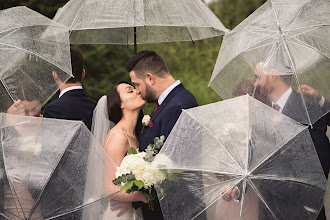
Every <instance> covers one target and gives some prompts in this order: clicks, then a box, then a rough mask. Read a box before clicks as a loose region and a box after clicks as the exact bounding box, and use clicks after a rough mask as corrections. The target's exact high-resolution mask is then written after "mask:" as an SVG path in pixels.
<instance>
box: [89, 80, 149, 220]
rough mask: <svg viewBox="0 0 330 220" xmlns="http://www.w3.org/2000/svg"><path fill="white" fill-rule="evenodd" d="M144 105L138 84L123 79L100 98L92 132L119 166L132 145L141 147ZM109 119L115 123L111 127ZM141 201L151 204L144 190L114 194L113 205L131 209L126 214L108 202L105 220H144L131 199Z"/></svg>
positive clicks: (116, 189)
mask: <svg viewBox="0 0 330 220" xmlns="http://www.w3.org/2000/svg"><path fill="white" fill-rule="evenodd" d="M144 105H145V101H144V100H143V98H142V97H141V96H140V95H137V94H136V91H135V89H134V87H133V86H132V85H131V84H130V83H128V82H124V81H122V82H119V83H117V84H115V85H114V86H113V87H112V88H111V89H110V90H109V91H108V93H107V95H106V96H103V97H101V98H100V100H99V101H98V104H97V106H96V108H95V110H94V115H93V124H92V133H93V135H94V136H95V138H96V139H97V140H98V141H99V142H100V143H103V147H104V148H105V150H106V151H107V152H108V153H109V155H110V156H111V158H112V159H113V160H114V161H115V162H116V164H117V165H118V166H120V164H121V161H122V160H123V158H124V157H125V156H126V155H127V152H128V150H129V148H130V147H134V148H136V149H138V147H139V141H138V136H139V133H140V131H141V129H142V122H141V120H138V118H139V113H140V111H141V109H142V108H143V107H144ZM109 120H110V121H111V122H114V123H115V125H114V126H113V127H112V128H111V129H110V121H109ZM115 172H116V171H115V170H112V171H110V172H109V173H107V175H111V179H114V178H115ZM107 184H108V186H107V187H110V188H111V191H113V192H117V191H119V189H120V187H119V186H116V185H114V184H113V183H112V182H111V183H107ZM109 184H110V186H109ZM137 201H142V202H144V203H147V200H146V198H145V197H144V196H143V195H142V193H141V192H134V193H132V194H127V193H124V192H123V193H119V192H118V193H116V194H114V195H113V196H112V197H111V203H112V204H115V205H116V206H117V207H130V208H129V209H128V210H126V211H124V212H123V213H122V211H121V210H111V208H110V205H108V206H107V209H106V211H105V212H104V214H103V219H104V220H107V219H127V220H131V219H132V220H133V219H134V220H136V219H143V217H142V213H141V210H139V209H137V210H134V209H133V208H132V206H131V202H137ZM123 210H124V209H123Z"/></svg>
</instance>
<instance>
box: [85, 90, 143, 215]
mask: <svg viewBox="0 0 330 220" xmlns="http://www.w3.org/2000/svg"><path fill="white" fill-rule="evenodd" d="M113 126H114V123H113V122H111V121H110V120H109V116H108V111H107V97H106V96H102V97H101V98H100V99H99V101H98V103H97V106H96V107H95V109H94V113H93V122H92V129H91V130H92V134H93V135H94V137H95V139H96V140H97V141H98V142H99V143H100V144H101V145H102V146H103V143H104V140H105V139H106V137H107V134H108V132H109V131H110V129H111V128H112V127H113ZM118 131H122V130H116V131H114V132H113V133H115V132H118ZM122 132H124V131H122ZM113 133H112V134H113ZM124 133H125V132H124ZM125 135H126V137H127V138H128V136H127V134H126V133H125ZM110 137H111V136H110ZM110 137H109V138H108V140H107V142H108V141H109V139H110ZM107 142H106V144H105V145H104V146H106V145H107ZM128 142H129V145H130V146H131V143H130V141H129V139H128ZM111 172H112V171H111ZM115 172H116V170H113V173H115ZM110 175H112V174H110ZM91 178H93V175H91ZM118 193H119V192H118ZM103 210H104V212H103V211H101V213H102V214H101V216H100V219H102V220H143V216H142V211H141V209H140V208H139V209H134V208H133V207H132V208H131V209H129V210H126V211H125V212H123V213H122V214H121V216H119V217H118V216H117V214H118V212H119V211H120V210H111V208H110V204H109V201H107V202H106V204H103ZM90 216H91V215H90V214H89V217H90ZM86 219H93V217H92V218H86Z"/></svg>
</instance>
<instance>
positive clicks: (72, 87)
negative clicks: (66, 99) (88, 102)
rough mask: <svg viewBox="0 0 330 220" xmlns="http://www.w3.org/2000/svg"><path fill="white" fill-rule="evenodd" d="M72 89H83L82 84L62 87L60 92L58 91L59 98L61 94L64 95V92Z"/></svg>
mask: <svg viewBox="0 0 330 220" xmlns="http://www.w3.org/2000/svg"><path fill="white" fill-rule="evenodd" d="M74 89H83V87H82V86H70V87H68V88H66V89H63V90H62V92H61V93H60V96H59V98H61V96H62V95H64V93H66V92H68V91H71V90H74Z"/></svg>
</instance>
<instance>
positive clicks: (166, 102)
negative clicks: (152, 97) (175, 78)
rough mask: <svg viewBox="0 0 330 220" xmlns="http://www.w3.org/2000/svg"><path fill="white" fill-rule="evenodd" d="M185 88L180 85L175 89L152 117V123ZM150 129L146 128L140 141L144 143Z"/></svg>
mask: <svg viewBox="0 0 330 220" xmlns="http://www.w3.org/2000/svg"><path fill="white" fill-rule="evenodd" d="M184 89H185V88H184V86H183V85H182V83H181V84H179V85H178V86H177V87H175V88H174V89H173V90H172V91H171V92H170V93H169V94H168V96H167V97H166V98H165V100H164V101H163V103H162V104H161V105H160V106H159V107H158V108H157V110H156V111H155V112H154V113H153V114H152V115H151V121H155V119H156V117H157V116H158V115H159V114H160V113H161V111H163V109H164V108H165V106H166V105H167V104H168V103H169V102H170V101H171V100H172V99H173V98H174V97H175V96H176V94H178V93H179V92H181V91H183V90H184ZM148 129H149V127H145V128H144V129H143V132H142V133H141V135H140V140H141V141H142V139H143V137H144V135H145V134H146V133H147V131H148Z"/></svg>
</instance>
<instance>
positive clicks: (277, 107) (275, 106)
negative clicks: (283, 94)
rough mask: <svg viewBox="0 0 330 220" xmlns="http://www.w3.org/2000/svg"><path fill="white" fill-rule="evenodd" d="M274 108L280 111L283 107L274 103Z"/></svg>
mask: <svg viewBox="0 0 330 220" xmlns="http://www.w3.org/2000/svg"><path fill="white" fill-rule="evenodd" d="M273 109H275V110H276V111H280V109H281V107H280V106H279V105H278V104H276V103H274V104H273Z"/></svg>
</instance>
